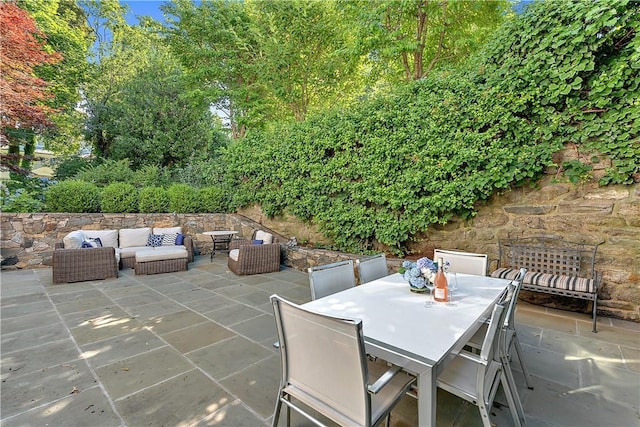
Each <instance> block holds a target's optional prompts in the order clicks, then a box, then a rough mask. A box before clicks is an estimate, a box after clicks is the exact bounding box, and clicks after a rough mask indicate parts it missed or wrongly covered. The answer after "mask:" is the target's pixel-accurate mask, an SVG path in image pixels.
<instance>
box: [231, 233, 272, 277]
mask: <svg viewBox="0 0 640 427" xmlns="http://www.w3.org/2000/svg"><path fill="white" fill-rule="evenodd" d="M234 249H237V250H238V260H237V261H235V260H233V259H232V258H231V257H229V258H228V261H227V265H228V267H229V270H231V271H233V272H234V273H235V274H237V275H239V276H242V275H248V274H261V273H271V272H274V271H279V270H280V244H279V243H269V244H266V245H254V244H252V243H251V241H250V240H243V239H235V240H232V241H231V242H230V243H229V251H232V250H234Z"/></svg>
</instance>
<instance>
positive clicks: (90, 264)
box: [53, 243, 118, 283]
mask: <svg viewBox="0 0 640 427" xmlns="http://www.w3.org/2000/svg"><path fill="white" fill-rule="evenodd" d="M112 277H118V263H117V262H116V250H115V249H114V248H111V247H105V248H81V249H64V248H63V244H62V243H56V246H55V250H54V251H53V283H71V282H84V281H87V280H102V279H109V278H112Z"/></svg>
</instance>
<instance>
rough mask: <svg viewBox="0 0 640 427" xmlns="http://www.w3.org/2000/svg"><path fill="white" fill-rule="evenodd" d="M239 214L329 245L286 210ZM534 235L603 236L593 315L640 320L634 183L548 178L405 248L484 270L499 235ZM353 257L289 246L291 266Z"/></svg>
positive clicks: (639, 232) (556, 300) (575, 304)
mask: <svg viewBox="0 0 640 427" xmlns="http://www.w3.org/2000/svg"><path fill="white" fill-rule="evenodd" d="M241 212H242V214H243V215H245V216H248V217H250V218H252V219H253V220H255V221H256V222H258V223H261V224H262V225H263V226H266V227H269V228H271V229H273V230H276V231H282V230H286V232H284V233H283V234H285V235H287V236H289V237H290V236H296V237H298V239H299V240H301V238H302V239H307V238H310V239H313V240H311V241H314V242H321V243H324V244H326V245H330V244H331V242H330V241H329V240H327V239H326V238H325V239H323V240H321V239H320V238H319V236H321V235H320V233H319V232H318V229H317V228H314V227H311V226H309V225H308V224H305V223H302V222H300V221H297V220H296V219H295V218H294V217H292V216H290V215H283V216H281V217H276V218H267V217H265V216H264V215H263V214H262V212H261V211H260V209H259V208H257V207H252V208H247V209H243V210H242V211H241ZM537 235H553V236H559V237H562V238H564V239H566V240H570V241H578V242H590V243H597V242H601V241H603V242H604V243H603V244H602V245H600V247H599V248H598V256H597V259H596V269H597V270H599V271H601V272H602V273H603V283H602V286H601V288H600V291H599V302H598V307H599V310H598V312H599V313H601V314H604V315H608V316H613V317H618V318H623V319H627V320H634V321H640V184H633V185H628V186H622V185H621V186H607V187H603V188H600V187H598V186H597V185H595V184H570V183H560V182H556V180H555V177H553V176H547V177H546V178H544V179H543V180H541V181H540V182H539V183H538V186H537V187H536V188H529V187H526V188H518V189H515V190H512V191H507V192H505V193H504V194H501V195H498V196H495V197H493V198H492V199H491V200H489V201H487V202H485V203H482V204H480V205H478V206H477V215H476V216H475V217H474V218H471V219H467V220H464V219H461V218H457V219H456V218H454V219H453V220H451V221H450V222H449V223H448V224H446V225H444V226H433V227H431V228H429V230H427V232H426V233H424V234H422V235H419V236H417V237H416V240H415V241H414V242H413V243H412V244H411V245H410V249H411V253H412V255H413V256H414V257H417V256H429V257H432V256H433V249H434V248H442V249H458V250H463V251H469V252H480V253H486V254H488V255H489V259H490V260H491V265H490V269H495V267H496V265H497V258H498V240H499V239H501V238H506V237H526V236H537ZM376 249H377V250H378V251H386V249H387V248H385V247H383V246H380V247H378V248H376ZM355 257H356V256H355V255H351V254H341V253H333V252H331V251H319V250H313V251H311V252H310V251H306V250H301V251H297V252H295V251H288V258H290V261H289V262H290V263H291V264H294V265H295V266H296V267H297V268H301V267H302V266H303V265H304V264H305V263H307V264H310V265H314V264H316V263H317V264H322V263H325V262H331V261H338V260H341V259H349V258H351V259H353V258H355ZM390 261H391V262H393V261H392V260H390ZM303 268H304V267H302V268H301V269H303ZM521 295H522V297H523V299H525V300H528V301H531V302H534V303H539V304H545V305H549V306H553V307H559V308H570V309H573V310H584V311H588V307H587V306H586V305H587V302H585V301H579V300H574V299H570V298H566V297H557V296H552V295H546V294H540V293H531V292H524V291H523V292H522V293H521Z"/></svg>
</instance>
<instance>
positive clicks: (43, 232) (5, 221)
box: [0, 213, 284, 269]
mask: <svg viewBox="0 0 640 427" xmlns="http://www.w3.org/2000/svg"><path fill="white" fill-rule="evenodd" d="M174 226H181V227H182V229H183V231H184V233H186V234H189V235H190V236H192V237H193V239H194V242H195V245H196V249H197V250H198V251H200V252H203V253H205V252H211V247H212V246H213V244H212V240H211V237H209V236H205V235H203V234H202V233H203V232H205V231H210V230H218V229H225V230H237V231H238V232H239V234H238V235H239V236H248V237H250V236H251V235H252V233H253V230H254V229H255V228H256V227H258V226H259V225H258V224H256V223H255V222H254V221H252V220H251V219H249V218H245V217H242V216H240V215H233V214H100V213H96V214H75V213H34V214H29V213H19V214H12V213H3V214H2V218H1V235H0V240H1V242H0V245H1V246H0V255H1V256H2V268H3V269H6V268H27V267H28V268H31V267H36V268H37V267H46V266H50V265H51V258H52V255H53V249H54V246H55V244H56V243H57V242H61V241H62V238H63V237H64V236H65V235H66V234H67V233H69V232H71V231H74V230H79V229H84V230H110V229H116V230H119V229H121V228H139V227H174ZM282 239H284V238H282Z"/></svg>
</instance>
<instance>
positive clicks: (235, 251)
mask: <svg viewBox="0 0 640 427" xmlns="http://www.w3.org/2000/svg"><path fill="white" fill-rule="evenodd" d="M239 255H240V249H231V250H230V251H229V258H231V259H232V260H234V261H238V256H239Z"/></svg>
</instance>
